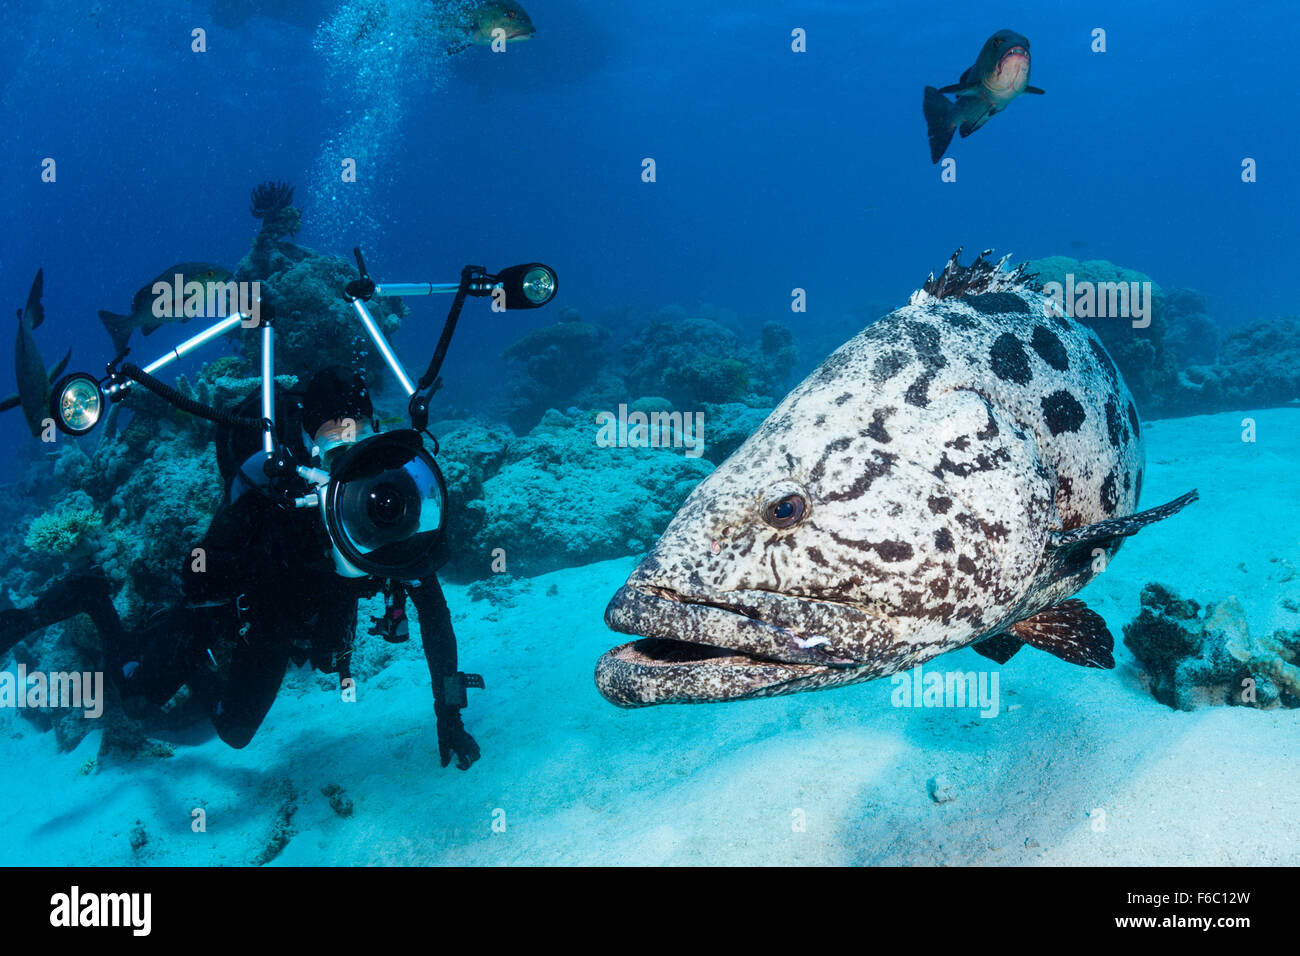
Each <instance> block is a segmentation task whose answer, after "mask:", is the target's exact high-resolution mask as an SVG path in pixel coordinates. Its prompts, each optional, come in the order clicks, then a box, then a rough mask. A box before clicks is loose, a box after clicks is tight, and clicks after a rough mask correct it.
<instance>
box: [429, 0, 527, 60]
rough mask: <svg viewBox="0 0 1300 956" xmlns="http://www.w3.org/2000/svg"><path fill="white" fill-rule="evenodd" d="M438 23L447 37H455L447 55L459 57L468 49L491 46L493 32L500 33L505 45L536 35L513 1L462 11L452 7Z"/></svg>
mask: <svg viewBox="0 0 1300 956" xmlns="http://www.w3.org/2000/svg"><path fill="white" fill-rule="evenodd" d="M440 22H441V24H442V26H443V28H444V29H446V30H447V31H448V33H449V35H451V36H454V37H456V39H454V40H452V41H451V42H450V43H449V44H448V46H447V52H448V53H460V52H461V51H463V50H468V49H469V48H470V47H472V46H491V45H492V40H493V33H494V32H495V31H496V30H502V31H504V33H503V35H504V36H505V40H506V42H507V43H513V42H515V41H516V40H527V39H528V38H530V37H531V36H533V34H534V33H536V32H537V29H536V28H535V27H534V26H533V21H532V18H531V17H529V16H528V11H526V10H525V9H524V8H523V7H521V6H520V5H519V4H517V3H515V2H514V0H485V2H483V3H476V4H474V5H473V6H471V7H470V8H469V9H468V10H465V11H462V10H460V9H459V8H458V7H456V6H452V7H451V8H450V10H449V11H448V12H446V13H444V14H443V15H442V16H441V18H440Z"/></svg>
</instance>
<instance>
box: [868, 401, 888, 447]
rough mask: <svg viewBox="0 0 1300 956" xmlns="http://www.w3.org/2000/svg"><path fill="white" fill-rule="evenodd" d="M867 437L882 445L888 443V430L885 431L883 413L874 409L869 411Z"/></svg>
mask: <svg viewBox="0 0 1300 956" xmlns="http://www.w3.org/2000/svg"><path fill="white" fill-rule="evenodd" d="M867 437H868V438H874V439H875V440H876V441H878V442H880V443H881V444H882V445H887V444H889V441H890V438H889V432H887V431H885V413H884V412H882V411H881V410H880V409H876V410H875V411H874V412H872V413H871V424H870V425H868V426H867Z"/></svg>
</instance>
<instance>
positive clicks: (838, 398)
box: [835, 392, 853, 406]
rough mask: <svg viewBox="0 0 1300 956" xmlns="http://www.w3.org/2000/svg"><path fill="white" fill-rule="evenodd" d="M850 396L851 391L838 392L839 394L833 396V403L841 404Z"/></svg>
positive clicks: (851, 395) (851, 394)
mask: <svg viewBox="0 0 1300 956" xmlns="http://www.w3.org/2000/svg"><path fill="white" fill-rule="evenodd" d="M852 397H853V393H852V392H843V393H842V394H840V395H836V396H835V404H836V406H840V405H843V404H844V403H845V402H847V401H848V400H849V399H850V398H852Z"/></svg>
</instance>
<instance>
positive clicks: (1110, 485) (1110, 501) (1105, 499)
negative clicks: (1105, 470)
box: [1101, 468, 1119, 515]
mask: <svg viewBox="0 0 1300 956" xmlns="http://www.w3.org/2000/svg"><path fill="white" fill-rule="evenodd" d="M1118 504H1119V495H1118V494H1117V493H1116V491H1115V469H1114V468H1112V469H1111V470H1110V474H1109V475H1107V476H1106V480H1105V481H1103V482H1102V483H1101V507H1102V510H1103V511H1105V512H1106V514H1108V515H1113V514H1114V513H1115V506H1116V505H1118Z"/></svg>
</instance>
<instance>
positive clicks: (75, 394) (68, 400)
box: [50, 372, 104, 435]
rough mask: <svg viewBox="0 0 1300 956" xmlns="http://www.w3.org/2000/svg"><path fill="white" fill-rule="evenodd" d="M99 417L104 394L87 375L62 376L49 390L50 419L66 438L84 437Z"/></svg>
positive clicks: (102, 411) (102, 409)
mask: <svg viewBox="0 0 1300 956" xmlns="http://www.w3.org/2000/svg"><path fill="white" fill-rule="evenodd" d="M103 415H104V392H103V390H102V389H101V388H100V387H99V382H98V381H97V380H96V379H95V376H93V375H91V374H89V373H88V372H73V373H72V374H71V375H65V376H63V378H61V379H59V380H58V381H57V382H56V383H55V384H54V388H53V389H51V391H50V417H51V418H53V419H54V424H55V425H56V426H58V429H59V431H61V432H63V433H64V434H66V435H84V434H86V432H88V431H90V430H91V429H92V428H94V427H95V426H96V425H98V424H99V420H100V419H101V418H102V417H103Z"/></svg>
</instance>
